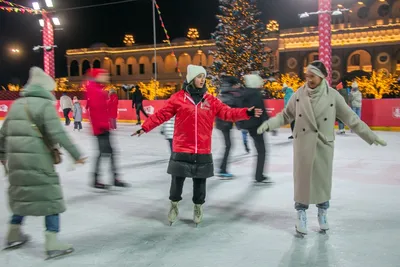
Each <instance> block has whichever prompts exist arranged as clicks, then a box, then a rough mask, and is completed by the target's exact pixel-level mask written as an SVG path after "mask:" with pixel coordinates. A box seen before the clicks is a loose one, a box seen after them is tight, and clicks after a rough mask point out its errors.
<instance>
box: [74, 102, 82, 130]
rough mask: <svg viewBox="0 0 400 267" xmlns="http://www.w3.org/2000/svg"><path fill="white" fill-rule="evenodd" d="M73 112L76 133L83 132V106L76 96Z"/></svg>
mask: <svg viewBox="0 0 400 267" xmlns="http://www.w3.org/2000/svg"><path fill="white" fill-rule="evenodd" d="M72 111H73V115H74V131H75V130H78V131H80V130H82V106H81V103H80V102H79V100H78V97H76V96H74V107H73V110H72Z"/></svg>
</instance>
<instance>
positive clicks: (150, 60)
mask: <svg viewBox="0 0 400 267" xmlns="http://www.w3.org/2000/svg"><path fill="white" fill-rule="evenodd" d="M333 20H334V21H333V25H332V48H333V52H332V69H333V71H332V81H333V84H337V83H338V82H339V81H340V80H341V79H343V77H344V75H346V74H348V73H351V72H353V71H365V72H371V71H372V70H384V71H386V72H388V73H398V74H400V0H395V1H386V0H376V1H375V0H374V1H373V3H372V4H371V5H369V6H366V5H365V4H364V3H363V2H361V1H360V2H355V3H354V6H353V7H351V9H350V12H348V13H345V14H344V15H342V16H340V17H335V18H333ZM271 25H272V24H271ZM273 26H274V28H275V29H279V24H277V23H275V22H274V25H273ZM264 41H265V44H266V49H271V50H272V51H275V52H274V66H275V71H279V72H281V73H291V74H296V75H298V76H300V77H303V76H304V68H305V66H307V64H308V63H309V62H311V61H313V60H315V59H318V43H319V40H318V28H317V27H302V28H296V29H287V30H281V31H277V32H271V33H270V36H269V38H267V39H265V40H264ZM172 46H173V50H174V54H172V52H171V51H172V50H171V47H170V46H169V45H168V44H160V45H158V48H157V59H156V60H155V59H154V57H153V55H154V48H153V46H152V45H148V46H143V45H133V46H130V47H116V48H110V47H107V46H106V45H101V44H99V45H95V46H93V47H91V48H83V49H72V50H68V51H67V53H66V56H67V62H68V76H69V77H68V79H69V80H70V82H72V83H79V82H81V81H82V80H83V75H82V74H84V73H85V72H86V70H87V69H89V68H91V67H93V68H99V67H102V68H105V69H108V70H109V71H110V72H111V74H112V82H113V83H116V84H135V83H137V82H140V81H142V82H148V81H150V80H151V79H152V77H153V76H154V75H153V73H154V69H155V64H154V62H155V61H156V62H157V74H158V80H159V81H160V83H162V84H179V83H181V82H182V80H183V77H184V76H185V75H186V73H185V71H186V67H187V65H188V64H196V65H202V66H205V67H207V66H210V65H211V64H212V63H213V58H212V56H211V55H209V53H208V51H210V50H214V49H216V47H215V45H214V41H213V40H200V41H196V40H193V41H187V40H185V39H182V40H175V41H173V43H172ZM178 68H179V70H180V71H181V72H182V77H180V76H179V73H178Z"/></svg>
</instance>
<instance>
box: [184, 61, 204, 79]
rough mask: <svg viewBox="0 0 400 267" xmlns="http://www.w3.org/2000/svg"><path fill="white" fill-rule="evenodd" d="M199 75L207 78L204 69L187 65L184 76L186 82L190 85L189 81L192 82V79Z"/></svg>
mask: <svg viewBox="0 0 400 267" xmlns="http://www.w3.org/2000/svg"><path fill="white" fill-rule="evenodd" d="M199 74H204V76H207V71H206V69H205V68H203V67H202V66H196V65H188V67H187V74H186V81H187V82H188V83H190V82H191V81H193V80H194V78H196V77H197V75H199Z"/></svg>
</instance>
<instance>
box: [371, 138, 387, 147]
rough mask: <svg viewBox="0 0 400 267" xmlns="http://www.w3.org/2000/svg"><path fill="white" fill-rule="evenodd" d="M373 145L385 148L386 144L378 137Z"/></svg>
mask: <svg viewBox="0 0 400 267" xmlns="http://www.w3.org/2000/svg"><path fill="white" fill-rule="evenodd" d="M374 145H377V146H387V143H386V141H385V140H383V139H381V138H380V137H378V138H377V139H376V140H375V142H374Z"/></svg>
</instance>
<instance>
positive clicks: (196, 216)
mask: <svg viewBox="0 0 400 267" xmlns="http://www.w3.org/2000/svg"><path fill="white" fill-rule="evenodd" d="M202 220H203V208H202V205H200V204H195V205H194V211H193V222H194V223H195V224H196V226H197V225H198V224H199V223H201V221H202Z"/></svg>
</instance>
